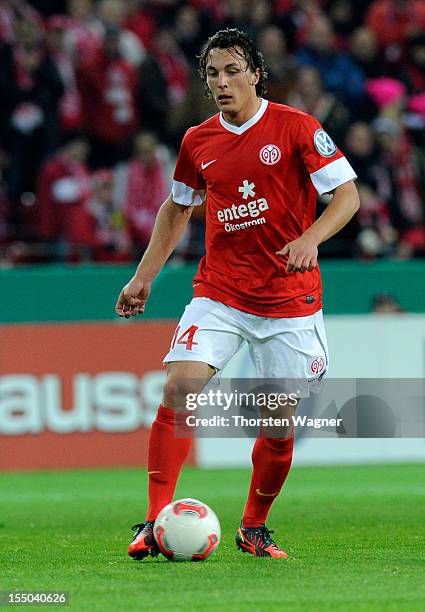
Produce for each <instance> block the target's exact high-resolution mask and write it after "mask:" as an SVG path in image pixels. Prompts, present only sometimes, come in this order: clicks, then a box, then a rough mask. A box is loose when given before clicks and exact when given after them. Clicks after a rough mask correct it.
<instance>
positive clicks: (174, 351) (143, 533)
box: [129, 298, 243, 559]
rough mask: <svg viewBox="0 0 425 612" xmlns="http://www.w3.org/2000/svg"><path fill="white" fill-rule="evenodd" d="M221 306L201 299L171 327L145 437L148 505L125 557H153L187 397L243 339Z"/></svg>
mask: <svg viewBox="0 0 425 612" xmlns="http://www.w3.org/2000/svg"><path fill="white" fill-rule="evenodd" d="M238 331H239V330H238V329H236V328H235V324H234V322H233V321H232V320H231V318H230V317H229V316H228V315H227V310H226V307H223V305H221V304H218V303H216V302H214V301H213V300H207V299H204V298H196V299H194V300H192V302H191V303H190V304H189V306H187V307H186V310H185V312H184V314H183V316H182V318H181V320H180V322H179V325H178V326H177V329H176V333H175V334H174V337H173V340H172V342H171V348H170V351H169V352H168V354H167V355H166V357H165V359H164V363H167V364H168V365H167V380H166V384H165V387H164V397H163V402H162V404H161V405H160V406H159V409H158V413H157V416H156V419H155V421H154V423H153V425H152V429H151V433H150V438H149V451H148V474H149V507H148V511H147V515H146V520H145V522H144V523H140V524H138V525H136V526H135V529H136V535H135V538H134V540H133V542H132V543H131V545H130V547H129V554H130V555H131V556H132V557H133V558H136V559H142V558H144V557H145V556H147V555H148V554H153V555H155V554H157V548H156V545H155V541H154V538H153V532H152V528H153V522H154V521H155V519H156V516H157V515H158V513H159V511H160V510H161V509H162V508H163V507H164V506H165V505H167V504H168V503H169V502H170V501H171V500H172V497H173V494H174V490H175V487H176V484H177V479H178V476H179V473H180V470H181V468H182V465H183V463H184V460H185V458H186V457H187V454H188V452H189V449H190V444H191V438H190V435H186V433H187V428H186V431H185V427H184V420H185V415H184V414H183V412H184V409H185V397H186V395H187V394H188V393H199V392H200V391H202V389H203V388H204V386H205V385H206V384H207V383H208V381H209V380H210V378H211V377H212V376H213V374H214V373H215V371H216V370H220V369H221V368H223V367H224V366H225V365H226V363H227V362H228V361H229V360H230V358H231V357H232V356H233V355H234V354H235V353H236V352H237V351H238V349H239V348H240V346H241V344H242V342H243V338H242V337H241V336H240V335H239V333H238Z"/></svg>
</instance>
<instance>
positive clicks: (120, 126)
mask: <svg viewBox="0 0 425 612" xmlns="http://www.w3.org/2000/svg"><path fill="white" fill-rule="evenodd" d="M223 27H238V28H240V29H243V30H245V31H247V32H248V33H249V34H250V35H251V36H252V37H253V38H254V39H255V41H256V42H257V44H258V46H259V48H260V50H261V52H262V53H263V55H264V58H265V62H266V65H267V67H268V71H269V84H268V93H267V97H268V98H269V99H270V100H273V101H276V102H280V103H284V104H289V105H290V106H294V107H296V108H299V109H301V110H303V111H305V112H307V113H310V114H312V115H315V116H316V117H317V118H318V119H319V121H320V122H321V123H322V125H323V126H324V127H325V129H326V130H327V131H328V132H329V133H330V134H331V136H332V137H333V139H334V140H335V141H336V143H337V144H338V145H339V146H340V147H341V148H342V150H343V151H344V153H345V154H346V156H347V157H348V159H349V160H350V162H351V164H352V165H353V167H354V168H355V171H356V172H357V174H358V177H359V178H358V180H357V186H358V189H359V193H360V198H361V208H360V211H359V213H358V214H357V215H356V218H355V219H354V220H353V221H352V222H350V224H349V225H348V226H347V227H346V228H345V229H344V230H343V232H342V233H340V234H339V235H338V236H337V237H335V238H334V239H332V240H330V241H328V242H327V243H326V244H324V245H323V248H322V256H323V257H357V258H365V259H373V258H377V257H394V258H399V259H407V258H411V257H420V256H423V255H424V254H425V229H424V227H425V226H424V216H425V142H424V127H425V2H424V1H423V0H374V1H372V2H370V1H366V0H356V2H352V1H351V0H187V1H179V0H150V1H149V0H97V1H95V0H32V1H29V0H2V1H1V2H0V104H1V114H0V264H2V265H14V264H17V263H31V262H55V261H56V262H62V261H67V262H84V261H101V262H126V261H133V260H134V259H138V258H139V257H140V255H141V254H142V253H143V250H144V249H145V247H146V245H147V243H148V240H149V236H150V233H151V231H152V227H153V223H154V219H155V215H156V213H157V211H158V208H159V207H160V205H161V203H162V202H163V200H164V199H165V197H166V196H167V195H168V193H169V192H170V185H171V180H172V173H173V167H174V163H175V158H176V154H177V152H178V148H179V144H180V141H181V138H182V136H183V134H184V132H185V131H186V129H187V128H188V127H190V126H191V125H194V124H197V123H200V122H201V121H203V120H204V119H206V118H207V117H209V116H211V115H212V114H213V113H215V112H216V108H215V105H214V103H212V102H211V101H210V100H207V99H206V98H205V97H204V95H203V94H204V92H203V88H202V85H201V83H200V80H199V76H198V74H197V55H198V53H199V50H200V47H201V45H202V43H203V42H204V41H205V40H206V38H207V37H208V36H210V35H211V34H213V33H214V32H215V31H216V30H218V29H220V28H223ZM326 203H327V201H326V198H323V199H321V200H320V201H319V206H318V213H320V212H321V211H322V210H323V209H324V207H325V206H326ZM204 215H205V211H204V209H203V207H199V208H197V209H195V214H194V215H193V218H192V220H191V222H190V226H189V228H188V230H187V232H186V235H185V236H184V237H183V240H182V241H181V243H180V244H179V246H178V249H177V253H176V255H175V257H177V258H180V259H183V260H191V259H197V258H199V256H200V255H202V253H203V235H204Z"/></svg>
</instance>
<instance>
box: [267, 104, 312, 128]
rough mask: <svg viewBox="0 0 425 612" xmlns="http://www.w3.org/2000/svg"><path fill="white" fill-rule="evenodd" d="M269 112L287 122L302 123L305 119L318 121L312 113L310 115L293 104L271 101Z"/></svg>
mask: <svg viewBox="0 0 425 612" xmlns="http://www.w3.org/2000/svg"><path fill="white" fill-rule="evenodd" d="M269 112H270V114H271V115H273V116H275V117H276V118H277V119H282V120H284V121H285V122H288V121H291V122H293V123H300V122H302V121H303V120H305V121H310V120H313V121H316V119H315V118H314V117H313V116H312V115H309V114H308V113H305V112H304V111H302V110H299V109H298V108H294V107H293V106H288V105H286V104H279V103H278V102H270V101H269Z"/></svg>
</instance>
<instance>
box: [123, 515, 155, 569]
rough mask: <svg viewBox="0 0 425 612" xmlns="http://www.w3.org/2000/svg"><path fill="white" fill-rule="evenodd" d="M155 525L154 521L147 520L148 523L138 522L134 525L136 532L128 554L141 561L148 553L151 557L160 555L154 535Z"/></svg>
mask: <svg viewBox="0 0 425 612" xmlns="http://www.w3.org/2000/svg"><path fill="white" fill-rule="evenodd" d="M153 525H154V524H153V521H146V523H138V524H137V525H133V527H132V529H133V531H135V532H136V533H135V534H134V539H133V541H132V543H131V544H130V546H129V547H128V554H129V555H130V557H133V559H136V561H141V560H142V559H144V558H145V557H147V556H148V555H151V557H156V556H157V555H159V548H158V546H157V544H156V542H155V538H154V536H153Z"/></svg>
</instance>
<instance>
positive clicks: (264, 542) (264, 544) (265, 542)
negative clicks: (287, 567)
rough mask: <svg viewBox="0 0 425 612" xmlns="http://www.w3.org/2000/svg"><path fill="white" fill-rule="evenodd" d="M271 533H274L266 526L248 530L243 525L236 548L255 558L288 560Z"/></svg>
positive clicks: (237, 537)
mask: <svg viewBox="0 0 425 612" xmlns="http://www.w3.org/2000/svg"><path fill="white" fill-rule="evenodd" d="M271 533H273V531H269V530H268V529H267V527H266V526H265V525H260V526H259V527H247V528H244V527H242V525H241V526H240V527H239V529H238V531H237V533H236V546H237V547H238V549H239V550H241V551H242V552H247V553H250V554H251V555H254V557H276V558H279V557H280V558H281V559H287V558H288V555H287V554H286V552H285V551H284V550H282V549H281V548H279V546H278V545H277V544H276V542H275V541H274V540H273V539H272V537H271V535H270V534H271Z"/></svg>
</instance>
